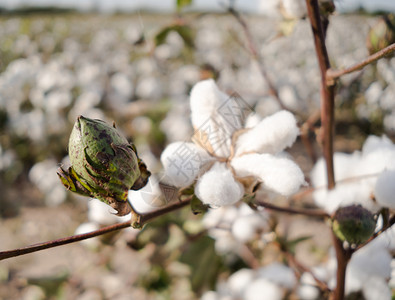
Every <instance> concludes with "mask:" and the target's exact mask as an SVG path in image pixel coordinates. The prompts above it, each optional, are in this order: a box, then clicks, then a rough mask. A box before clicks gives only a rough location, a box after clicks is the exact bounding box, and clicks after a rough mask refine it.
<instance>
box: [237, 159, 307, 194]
mask: <svg viewBox="0 0 395 300" xmlns="http://www.w3.org/2000/svg"><path fill="white" fill-rule="evenodd" d="M231 165H232V167H233V168H234V169H235V171H236V174H237V175H238V176H240V177H245V176H256V177H258V178H259V179H260V180H261V181H262V182H263V184H264V186H265V187H267V188H268V189H270V190H272V191H274V192H277V193H279V194H281V195H284V196H289V195H291V194H293V193H296V192H297V191H298V190H299V188H300V186H301V185H303V184H304V183H305V180H304V175H303V172H302V170H301V169H300V168H299V166H298V165H297V164H295V163H294V162H293V161H292V160H289V159H287V158H281V157H276V156H273V155H270V154H256V153H254V154H246V155H243V156H240V157H236V158H234V159H233V160H232V162H231Z"/></svg>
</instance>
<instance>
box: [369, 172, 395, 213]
mask: <svg viewBox="0 0 395 300" xmlns="http://www.w3.org/2000/svg"><path fill="white" fill-rule="evenodd" d="M374 196H375V198H376V201H377V202H378V203H379V204H380V205H381V206H383V207H388V208H392V209H394V208H395V170H390V171H384V172H382V173H381V174H380V176H379V178H378V179H377V181H376V186H375V189H374Z"/></svg>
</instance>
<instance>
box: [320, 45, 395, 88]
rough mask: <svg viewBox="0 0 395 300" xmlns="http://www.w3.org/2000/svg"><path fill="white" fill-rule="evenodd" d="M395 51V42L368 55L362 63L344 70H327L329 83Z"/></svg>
mask: <svg viewBox="0 0 395 300" xmlns="http://www.w3.org/2000/svg"><path fill="white" fill-rule="evenodd" d="M394 51H395V43H394V44H391V45H389V46H388V47H385V48H384V49H381V50H380V51H378V52H376V53H375V54H372V55H370V56H369V57H367V58H366V59H365V60H363V61H362V62H360V63H357V64H355V65H353V66H351V67H348V68H345V69H343V70H332V69H329V70H327V72H326V80H327V84H328V85H332V84H333V81H334V80H335V79H336V78H339V77H340V76H343V75H345V74H349V73H352V72H355V71H358V70H361V69H362V68H364V67H366V66H367V65H369V64H371V63H373V62H375V61H377V60H379V59H380V58H382V57H384V56H386V55H388V54H390V53H392V52H394Z"/></svg>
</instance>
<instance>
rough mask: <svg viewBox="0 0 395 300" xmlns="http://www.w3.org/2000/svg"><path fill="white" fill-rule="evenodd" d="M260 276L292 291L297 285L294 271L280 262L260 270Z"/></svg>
mask: <svg viewBox="0 0 395 300" xmlns="http://www.w3.org/2000/svg"><path fill="white" fill-rule="evenodd" d="M258 275H259V277H261V278H265V279H267V280H270V281H271V282H273V283H275V284H278V285H280V286H282V287H285V288H288V289H292V288H293V287H294V285H295V284H296V277H295V274H294V272H293V271H292V269H291V268H289V267H287V266H285V265H283V264H280V263H278V262H274V263H271V264H269V265H267V266H265V267H263V268H260V269H259V270H258Z"/></svg>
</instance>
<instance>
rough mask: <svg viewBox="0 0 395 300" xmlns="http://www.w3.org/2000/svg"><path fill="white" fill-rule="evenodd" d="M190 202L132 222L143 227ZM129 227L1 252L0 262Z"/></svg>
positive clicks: (125, 223)
mask: <svg viewBox="0 0 395 300" xmlns="http://www.w3.org/2000/svg"><path fill="white" fill-rule="evenodd" d="M190 201H191V198H188V199H186V200H183V201H179V202H176V203H174V204H172V205H169V206H166V207H164V208H161V209H158V210H156V211H153V212H151V213H148V214H144V215H141V216H139V218H138V220H134V222H136V221H137V222H138V224H136V225H138V226H143V225H144V224H146V223H147V222H149V221H151V220H152V219H154V218H157V217H159V216H162V215H164V214H167V213H169V212H172V211H175V210H178V209H180V208H182V207H184V206H186V205H188V204H189V203H190ZM131 225H132V224H131V221H127V222H123V223H119V224H115V225H110V226H106V227H103V228H101V229H98V230H95V231H92V232H89V233H84V234H78V235H73V236H69V237H65V238H61V239H57V240H52V241H47V242H43V243H38V244H34V245H30V246H26V247H23V248H18V249H13V250H8V251H1V252H0V260H3V259H6V258H11V257H15V256H20V255H25V254H28V253H32V252H37V251H41V250H44V249H49V248H53V247H58V246H62V245H67V244H71V243H75V242H79V241H82V240H86V239H90V238H93V237H96V236H100V235H103V234H106V233H109V232H112V231H116V230H120V229H124V228H127V227H130V226H131Z"/></svg>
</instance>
